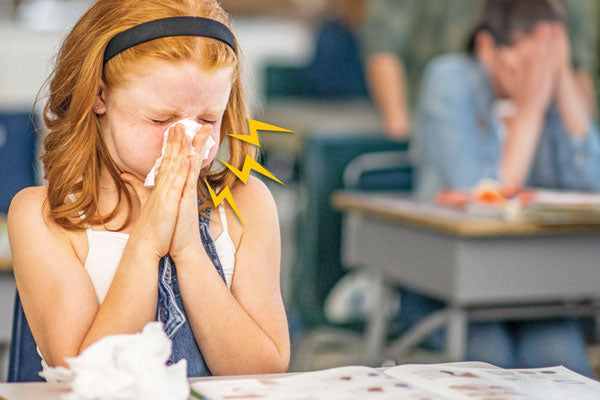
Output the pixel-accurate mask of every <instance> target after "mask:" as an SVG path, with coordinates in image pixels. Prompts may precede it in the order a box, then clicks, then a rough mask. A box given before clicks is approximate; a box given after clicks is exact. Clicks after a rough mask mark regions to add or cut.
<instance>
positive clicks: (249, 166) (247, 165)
mask: <svg viewBox="0 0 600 400" xmlns="http://www.w3.org/2000/svg"><path fill="white" fill-rule="evenodd" d="M221 162H222V163H223V164H225V166H226V167H227V168H229V170H230V171H231V172H233V173H234V174H235V176H237V177H238V179H239V180H240V181H242V182H244V185H245V184H246V182H248V177H249V176H250V172H252V170H255V171H256V172H258V173H261V174H263V175H264V176H266V177H268V178H271V179H273V180H274V181H277V182H279V183H281V184H282V185H283V182H281V181H280V180H279V179H277V178H276V177H275V175H273V174H272V173H270V172H269V171H268V170H267V169H266V168H265V167H263V166H262V165H260V164H259V163H258V161H256V160H255V159H254V158H252V157H250V156H249V155H246V159H245V160H244V166H243V167H242V170H241V171H240V170H239V169H237V168H236V167H234V166H233V165H230V164H227V163H226V162H225V161H223V160H221Z"/></svg>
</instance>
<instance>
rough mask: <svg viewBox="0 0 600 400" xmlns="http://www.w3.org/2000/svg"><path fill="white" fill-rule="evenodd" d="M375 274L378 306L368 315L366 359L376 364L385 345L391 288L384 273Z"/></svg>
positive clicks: (374, 294) (375, 298)
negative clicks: (385, 279) (386, 282)
mask: <svg viewBox="0 0 600 400" xmlns="http://www.w3.org/2000/svg"><path fill="white" fill-rule="evenodd" d="M373 275H374V276H373V279H374V280H375V281H376V283H377V285H376V287H377V290H375V292H374V293H372V296H373V297H374V301H375V304H376V305H377V306H376V308H375V310H376V311H375V312H372V313H370V315H369V316H368V321H367V332H366V340H367V343H366V346H365V360H367V362H368V363H369V364H373V365H376V364H379V363H380V362H381V355H382V354H381V353H382V349H383V347H384V345H385V340H386V335H387V323H388V318H389V313H390V311H389V309H388V308H389V304H390V297H391V293H390V288H389V287H388V286H387V285H386V284H385V281H384V276H383V274H382V273H381V272H375V273H374V274H373Z"/></svg>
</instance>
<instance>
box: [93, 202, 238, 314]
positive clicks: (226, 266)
mask: <svg viewBox="0 0 600 400" xmlns="http://www.w3.org/2000/svg"><path fill="white" fill-rule="evenodd" d="M218 208H219V217H220V219H221V226H222V227H223V233H221V235H219V237H218V238H217V239H216V240H215V241H214V242H215V249H216V251H217V254H218V256H219V260H220V261H221V266H222V267H223V273H224V274H225V282H226V283H227V287H229V288H230V287H231V281H232V279H233V270H234V267H235V253H236V249H235V245H234V244H233V241H232V240H231V237H230V236H229V230H228V228H227V218H226V216H225V209H224V208H223V205H222V204H221V205H220V206H219V207H218ZM86 232H87V238H88V248H89V250H88V254H87V257H86V259H85V264H84V267H85V269H86V271H87V273H88V275H89V276H90V279H91V281H92V283H93V285H94V289H95V291H96V297H97V298H98V303H99V304H101V303H102V302H103V301H104V298H105V297H106V293H107V292H108V288H109V287H110V284H111V282H112V280H113V277H114V276H115V272H116V271H117V267H118V266H119V262H120V261H121V255H122V254H123V250H124V249H125V245H126V244H127V240H128V239H129V235H128V234H127V233H122V232H111V231H94V230H92V229H90V228H88V229H87V230H86Z"/></svg>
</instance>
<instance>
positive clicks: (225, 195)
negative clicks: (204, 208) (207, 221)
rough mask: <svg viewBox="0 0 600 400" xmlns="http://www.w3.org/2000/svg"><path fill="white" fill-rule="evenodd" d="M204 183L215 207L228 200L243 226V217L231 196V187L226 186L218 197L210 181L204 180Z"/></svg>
mask: <svg viewBox="0 0 600 400" xmlns="http://www.w3.org/2000/svg"><path fill="white" fill-rule="evenodd" d="M204 183H206V187H208V192H209V193H210V198H211V199H212V202H213V204H214V205H215V207H218V206H219V204H221V202H222V201H223V200H227V201H228V202H229V205H230V206H231V208H233V211H235V215H237V217H238V218H239V219H240V222H241V223H242V224H243V223H244V221H243V220H242V217H240V212H239V211H238V209H237V206H236V205H235V201H234V200H233V196H232V195H231V191H230V190H229V186H225V188H224V189H223V190H221V193H219V195H218V196H217V195H216V194H215V192H214V191H213V190H212V188H211V187H210V185H209V184H208V181H207V180H206V179H205V180H204Z"/></svg>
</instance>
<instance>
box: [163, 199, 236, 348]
mask: <svg viewBox="0 0 600 400" xmlns="http://www.w3.org/2000/svg"><path fill="white" fill-rule="evenodd" d="M205 213H206V217H205V216H203V215H200V214H199V215H198V223H199V227H200V238H201V239H202V246H203V247H204V250H205V251H206V253H207V254H208V256H209V257H210V260H211V261H212V263H213V265H214V267H215V268H216V270H217V272H218V273H219V276H220V277H221V279H223V282H224V283H225V282H226V281H225V273H224V272H223V267H222V266H221V261H220V260H219V255H218V254H217V250H216V247H215V242H214V240H213V238H212V236H211V235H210V231H209V228H210V215H211V209H210V208H208V209H206V210H205ZM158 276H159V280H158V307H157V315H156V320H157V321H160V322H162V323H163V329H164V331H165V333H166V334H167V336H168V337H169V338H173V336H174V335H175V333H176V332H177V330H178V329H179V328H180V327H181V326H182V325H183V324H185V322H186V321H187V319H186V316H185V312H184V311H183V309H182V307H180V306H179V305H178V302H177V298H176V297H177V296H178V295H179V284H178V282H177V267H176V265H175V262H173V259H172V258H171V256H170V255H169V254H167V255H166V256H164V257H162V258H161V259H160V261H159V264H158Z"/></svg>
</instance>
